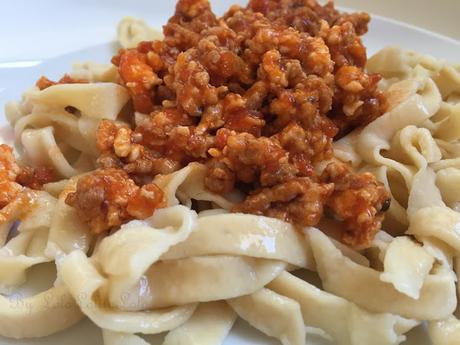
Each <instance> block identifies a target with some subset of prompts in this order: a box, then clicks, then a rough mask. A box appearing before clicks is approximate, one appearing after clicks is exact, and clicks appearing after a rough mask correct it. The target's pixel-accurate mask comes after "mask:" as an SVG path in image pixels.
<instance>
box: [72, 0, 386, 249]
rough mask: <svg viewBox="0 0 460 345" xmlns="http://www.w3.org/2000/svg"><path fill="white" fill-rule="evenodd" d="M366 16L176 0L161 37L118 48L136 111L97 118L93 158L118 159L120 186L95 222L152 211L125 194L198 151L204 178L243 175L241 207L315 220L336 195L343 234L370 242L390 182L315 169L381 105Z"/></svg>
mask: <svg viewBox="0 0 460 345" xmlns="http://www.w3.org/2000/svg"><path fill="white" fill-rule="evenodd" d="M369 19H370V18H369V16H368V15H367V14H365V13H352V14H347V13H345V14H341V13H339V12H338V11H337V10H336V9H335V8H334V5H333V4H332V3H331V2H329V3H327V4H326V5H320V4H318V3H317V2H316V1H315V0H251V1H250V2H249V4H248V6H247V7H246V8H243V7H239V6H232V7H231V8H230V9H229V10H228V12H227V13H226V14H225V15H224V16H223V17H221V18H217V17H216V16H215V15H214V14H213V12H212V11H211V8H210V5H209V2H208V1H207V0H180V1H179V2H178V3H177V6H176V12H175V14H174V16H173V17H172V18H171V19H170V20H169V21H168V23H167V24H166V25H165V27H164V29H163V32H164V39H163V40H158V41H153V42H141V43H140V44H139V45H138V47H137V48H135V49H129V50H120V52H119V53H118V55H116V56H114V58H113V59H112V62H113V63H114V64H115V65H116V66H117V67H118V70H119V73H120V77H121V80H120V83H121V84H122V85H124V86H126V88H127V89H128V91H129V93H130V95H131V99H132V103H133V109H134V111H136V112H137V113H136V115H135V116H134V114H132V118H130V117H129V114H128V116H127V117H126V118H125V120H127V123H126V124H120V123H116V122H110V121H102V122H101V124H100V126H99V129H98V134H97V145H98V149H99V151H100V153H101V155H100V157H99V158H98V164H99V165H100V167H102V168H104V169H105V170H102V171H108V172H113V171H117V174H115V175H116V176H117V177H113V178H114V179H115V180H114V181H115V182H114V183H119V182H117V181H118V180H123V181H125V182H124V184H123V186H124V187H123V188H124V189H122V193H121V195H125V197H124V199H123V202H121V204H120V203H117V202H114V201H112V200H109V204H110V205H112V206H113V209H112V210H111V211H110V212H112V213H113V214H112V213H110V215H109V214H108V213H101V212H102V211H101V209H100V207H99V206H97V207H95V210H96V211H95V212H96V214H95V215H94V217H95V220H94V222H95V225H94V226H93V227H94V228H95V229H96V230H95V231H96V232H97V231H105V230H107V229H110V228H114V227H116V226H118V225H119V224H121V223H123V222H124V221H126V220H127V219H131V218H132V217H141V216H143V214H145V213H146V212H144V211H142V212H138V213H137V212H136V211H134V210H133V209H132V208H130V207H128V206H127V205H128V201H129V200H131V199H130V198H131V197H132V193H134V192H133V191H134V190H137V189H139V188H141V189H142V188H144V187H145V186H148V185H149V183H150V182H151V181H152V179H153V178H154V176H155V175H157V174H167V173H170V172H173V171H175V170H178V169H180V168H182V167H184V166H186V165H187V164H189V163H190V162H194V161H198V162H202V163H205V164H206V166H207V168H208V169H207V174H206V177H205V181H204V182H205V185H206V187H207V188H208V189H209V190H211V191H213V192H216V193H226V192H230V191H232V190H233V189H234V188H235V186H242V185H243V186H245V187H244V188H245V191H247V192H248V197H247V198H246V200H245V201H244V202H243V203H241V204H240V205H238V206H237V207H236V208H235V210H237V211H241V212H248V213H254V214H263V215H267V216H271V217H277V218H280V219H283V220H286V221H290V222H292V223H294V224H297V225H301V226H306V225H315V224H316V223H317V222H318V221H319V219H320V218H321V215H322V213H323V208H324V207H327V208H329V209H330V210H331V211H332V212H333V213H335V215H336V216H337V218H340V219H341V220H342V221H343V222H344V223H345V224H346V229H347V230H346V231H347V232H346V234H345V235H344V241H346V242H347V243H351V244H353V245H362V244H364V243H367V242H368V241H369V240H370V238H371V236H372V235H373V234H374V233H375V231H376V229H378V228H379V226H380V223H381V219H382V213H381V209H382V207H383V206H382V205H383V204H384V203H385V201H386V199H385V197H386V194H385V192H384V189H383V186H382V185H381V184H379V183H377V182H376V181H375V179H373V178H372V176H371V175H367V174H364V175H357V174H355V173H353V172H351V170H346V172H344V171H342V172H341V173H339V171H341V170H340V169H339V168H338V165H337V166H336V165H332V166H331V167H328V168H327V169H326V170H325V172H324V174H323V176H318V175H317V173H315V171H316V170H317V169H315V167H316V166H317V165H318V164H320V163H323V162H324V161H327V160H330V159H332V156H333V147H332V143H333V140H334V139H335V138H338V137H340V136H342V135H344V134H346V133H348V132H349V131H351V130H353V129H354V128H356V127H359V126H363V125H365V124H367V123H369V122H371V121H373V120H374V119H376V118H377V117H378V116H380V115H381V114H382V113H383V112H384V111H385V109H386V100H385V97H384V95H383V94H382V93H381V92H380V91H379V90H378V89H377V83H378V82H379V78H380V77H379V76H378V75H373V74H367V73H366V72H365V71H364V70H363V66H364V65H365V63H366V59H367V56H366V49H365V47H364V46H363V44H362V41H361V37H360V36H361V35H363V34H364V33H365V32H366V31H367V25H368V23H369ZM128 111H129V109H128ZM140 113H141V114H140ZM133 117H135V120H134V119H133ZM100 174H102V173H100ZM100 174H99V175H100ZM99 175H97V176H92V177H91V178H89V179H90V181H89V182H88V181H86V183H87V185H89V186H91V184H92V183H95V182H94V181H95V180H98V179H102V177H101V176H102V175H101V176H99ZM83 181H85V180H83ZM126 181H131V182H126ZM82 183H83V182H82ZM82 188H84V185H82V187H81V188H80V189H82ZM101 188H102V189H101ZM107 188H108V187H107ZM136 188H137V189H136ZM100 189H101V191H99V194H100V195H103V196H104V195H105V194H104V193H106V191H105V189H104V187H100ZM147 192H148V191H145V192H144V194H142V195H143V196H142V197H141V196H139V197H138V198H137V199H136V200H138V201H139V205H140V204H143V203H144V199H143V198H144V196H145V195H149V193H147ZM91 193H96V189H95V190H94V191H91ZM91 193H90V191H89V190H88V191H87V192H86V191H83V190H82V192H81V193H80V194H81V198H80V197H79V198H78V200H77V199H75V197H73V198H74V199H75V200H73V201H71V202H70V201H69V203H70V204H73V205H76V206H75V207H77V209H82V207H83V206H84V205H83V204H82V205H77V201H78V202H79V200H80V199H81V200H84V199H85V197H88V198H90V199H91V198H93V199H95V200H98V201H97V202H96V204H97V203H99V204H101V203H102V201H101V200H105V197H101V196H100V195H99V196H97V195H96V196H94V195H92V194H91ZM77 194H78V190H77ZM153 194H156V193H155V192H154V193H153ZM69 200H70V199H69ZM363 200H364V201H363ZM344 201H346V203H344ZM99 204H98V205H99ZM102 204H104V203H102ZM104 205H106V204H104ZM139 205H138V206H137V209H139V208H140V207H139ZM356 205H359V206H356ZM98 207H99V208H98ZM104 207H107V206H104ZM104 212H105V211H104ZM107 212H108V211H107ZM366 212H367V213H366ZM363 214H367V218H366V219H364V218H365V216H364V215H363ZM101 215H102V216H101ZM109 218H110V219H112V220H109Z"/></svg>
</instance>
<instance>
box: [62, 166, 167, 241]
mask: <svg viewBox="0 0 460 345" xmlns="http://www.w3.org/2000/svg"><path fill="white" fill-rule="evenodd" d="M65 201H66V203H67V204H68V205H70V206H72V207H74V208H75V209H76V210H77V212H78V215H79V217H80V218H81V219H83V220H84V221H85V222H87V223H88V225H89V227H90V230H91V232H92V233H94V234H100V233H103V232H106V231H109V230H111V229H116V228H117V227H119V226H120V225H121V224H123V223H125V222H127V221H129V220H131V219H133V218H137V219H145V218H148V217H150V216H151V215H152V214H153V212H154V211H155V209H157V208H160V207H163V206H164V194H163V192H162V191H161V189H160V188H159V187H158V186H156V185H155V184H146V185H144V186H142V187H139V186H137V185H136V184H135V183H134V181H133V180H131V179H130V178H129V177H128V174H127V173H126V172H124V171H123V170H120V169H100V170H96V171H94V172H92V173H90V174H88V175H84V176H82V177H80V178H79V179H78V182H77V187H76V190H75V192H72V193H69V194H68V195H67V197H66V200H65Z"/></svg>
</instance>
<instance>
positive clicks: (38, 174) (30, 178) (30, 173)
mask: <svg viewBox="0 0 460 345" xmlns="http://www.w3.org/2000/svg"><path fill="white" fill-rule="evenodd" d="M56 179H57V177H56V174H55V172H54V170H53V169H51V168H48V167H37V168H31V167H22V168H21V171H20V173H19V174H18V176H17V177H16V182H18V183H19V184H20V185H22V186H26V187H29V188H31V189H37V190H38V189H41V188H42V187H43V185H44V184H47V183H50V182H54V181H56Z"/></svg>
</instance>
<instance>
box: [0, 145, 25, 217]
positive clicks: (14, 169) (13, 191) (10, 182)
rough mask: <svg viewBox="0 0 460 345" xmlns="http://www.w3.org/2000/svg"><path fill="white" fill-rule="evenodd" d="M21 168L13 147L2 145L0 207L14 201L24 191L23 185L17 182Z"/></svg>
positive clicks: (0, 152)
mask: <svg viewBox="0 0 460 345" xmlns="http://www.w3.org/2000/svg"><path fill="white" fill-rule="evenodd" d="M20 173H21V168H20V167H19V165H18V164H17V163H16V159H15V158H14V155H13V149H12V148H11V147H9V146H7V145H4V144H2V145H0V208H4V207H5V206H6V205H8V204H9V203H10V202H12V201H13V200H14V199H15V198H16V197H17V196H18V194H19V193H20V192H21V191H22V189H23V188H22V186H21V185H20V184H19V183H16V178H17V176H18V175H19V174H20Z"/></svg>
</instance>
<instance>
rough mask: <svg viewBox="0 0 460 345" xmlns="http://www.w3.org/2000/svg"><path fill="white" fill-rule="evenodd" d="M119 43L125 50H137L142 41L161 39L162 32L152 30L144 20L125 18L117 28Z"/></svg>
mask: <svg viewBox="0 0 460 345" xmlns="http://www.w3.org/2000/svg"><path fill="white" fill-rule="evenodd" d="M117 36H118V42H119V43H120V45H121V46H122V47H123V48H126V49H128V48H135V47H136V46H137V45H138V44H139V43H140V42H142V41H154V40H158V39H161V38H162V37H163V35H162V34H161V32H159V31H157V30H155V29H152V28H150V27H149V26H148V25H147V24H146V23H145V21H143V20H142V19H136V18H133V17H124V18H123V19H122V20H121V22H120V23H119V24H118V28H117Z"/></svg>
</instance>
